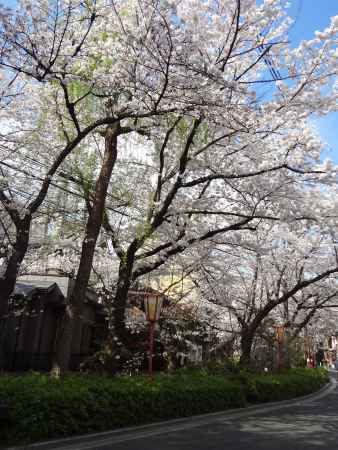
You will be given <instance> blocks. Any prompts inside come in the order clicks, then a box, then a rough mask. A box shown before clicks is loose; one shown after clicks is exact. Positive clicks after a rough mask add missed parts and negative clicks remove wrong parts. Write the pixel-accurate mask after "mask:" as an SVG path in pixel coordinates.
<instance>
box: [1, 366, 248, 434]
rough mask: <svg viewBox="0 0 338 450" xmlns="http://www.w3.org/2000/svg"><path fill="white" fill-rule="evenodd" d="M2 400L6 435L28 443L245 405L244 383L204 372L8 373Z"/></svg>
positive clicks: (3, 382)
mask: <svg viewBox="0 0 338 450" xmlns="http://www.w3.org/2000/svg"><path fill="white" fill-rule="evenodd" d="M0 398H1V399H3V400H4V401H5V402H7V403H8V404H9V405H10V422H9V423H8V424H3V427H2V428H3V429H2V430H1V432H0V436H1V438H2V439H4V436H7V439H9V437H10V436H15V438H16V440H18V441H27V442H28V441H36V440H43V439H48V438H51V437H56V436H67V435H71V434H76V433H87V432H93V431H101V430H107V429H109V428H116V427H122V426H127V425H136V424H142V423H146V422H152V421H156V420H164V419H168V418H174V417H184V416H190V415H194V414H203V413H207V412H210V411H217V410H223V409H227V408H232V407H239V406H244V405H245V396H244V392H243V389H242V387H241V386H240V385H239V384H236V383H234V382H231V381H229V380H227V379H226V378H224V377H223V378H222V377H213V376H209V375H205V374H204V375H203V374H202V373H195V374H194V375H192V374H179V375H177V376H164V375H162V376H161V375H159V376H156V377H155V378H154V380H153V381H152V382H151V381H150V380H149V379H148V378H145V377H121V378H113V379H111V378H104V377H93V376H83V375H82V376H80V375H79V376H74V375H72V376H68V377H65V378H64V379H62V380H54V379H50V378H49V377H48V376H46V375H38V374H31V375H26V376H19V377H12V376H5V377H1V378H0ZM0 427H1V425H0Z"/></svg>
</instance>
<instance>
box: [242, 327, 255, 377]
mask: <svg viewBox="0 0 338 450" xmlns="http://www.w3.org/2000/svg"><path fill="white" fill-rule="evenodd" d="M253 341H254V332H253V331H252V330H250V329H247V330H243V331H242V334H241V342H240V345H241V357H240V360H239V363H240V365H241V366H242V367H245V368H250V367H251V366H252V361H251V351H252V345H253Z"/></svg>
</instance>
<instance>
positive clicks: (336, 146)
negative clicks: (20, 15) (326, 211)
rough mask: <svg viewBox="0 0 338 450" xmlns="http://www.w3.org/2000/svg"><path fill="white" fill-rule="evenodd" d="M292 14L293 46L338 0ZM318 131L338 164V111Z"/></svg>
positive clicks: (304, 5)
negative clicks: (293, 21)
mask: <svg viewBox="0 0 338 450" xmlns="http://www.w3.org/2000/svg"><path fill="white" fill-rule="evenodd" d="M2 3H3V4H5V5H8V6H13V5H15V3H16V1H15V0H3V1H2ZM289 11H290V15H291V16H292V17H293V18H294V19H295V23H294V25H293V27H292V28H291V30H290V35H289V36H290V41H291V43H292V45H293V46H296V45H298V44H299V42H300V41H301V40H303V39H311V38H312V37H313V35H314V32H315V31H316V30H322V29H324V28H326V27H327V26H328V25H329V23H330V17H332V16H335V15H338V0H290V10H289ZM313 124H314V125H315V127H316V129H317V131H318V132H319V134H320V135H321V137H322V139H323V140H324V141H325V142H326V143H327V152H326V155H328V156H329V157H330V158H332V159H333V160H334V161H335V163H337V164H338V113H331V114H330V115H329V116H326V117H321V118H315V119H314V120H313Z"/></svg>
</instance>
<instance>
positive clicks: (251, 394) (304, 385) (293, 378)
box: [237, 368, 329, 403]
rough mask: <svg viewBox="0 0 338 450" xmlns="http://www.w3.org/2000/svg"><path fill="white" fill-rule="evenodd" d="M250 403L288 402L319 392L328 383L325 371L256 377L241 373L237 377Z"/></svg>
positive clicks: (294, 372) (298, 370) (302, 370)
mask: <svg viewBox="0 0 338 450" xmlns="http://www.w3.org/2000/svg"><path fill="white" fill-rule="evenodd" d="M237 379H238V380H240V382H241V383H242V384H243V386H244V388H245V397H246V399H247V400H248V402H250V403H263V402H271V401H278V400H287V399H291V398H294V397H299V396H302V395H307V394H311V393H312V392H315V391H317V390H319V389H320V388H321V387H322V386H323V385H324V384H325V383H327V382H328V380H329V376H328V373H327V371H326V370H325V369H305V368H302V369H300V368H299V369H292V370H289V371H285V372H284V373H279V374H278V375H274V374H266V375H264V376H262V375H255V374H249V373H246V372H241V373H240V374H239V376H238V377H237Z"/></svg>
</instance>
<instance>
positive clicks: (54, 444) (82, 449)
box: [7, 377, 337, 450]
mask: <svg viewBox="0 0 338 450" xmlns="http://www.w3.org/2000/svg"><path fill="white" fill-rule="evenodd" d="M336 387H337V381H336V380H335V379H334V378H332V377H331V378H330V381H329V382H328V383H327V384H326V385H325V386H323V387H322V388H321V389H320V390H319V391H317V392H314V393H312V394H308V395H305V396H302V397H296V398H294V399H292V400H283V401H279V402H268V403H263V404H259V405H250V406H247V407H244V408H235V409H228V410H225V411H217V412H213V413H208V414H202V415H198V416H190V417H182V418H177V419H171V420H166V421H161V422H153V423H150V424H145V425H138V426H133V427H124V428H119V429H115V430H111V431H104V432H100V433H91V434H85V435H81V436H74V437H69V438H64V439H57V440H56V439H55V440H51V441H44V442H38V443H35V444H31V445H26V446H21V447H10V448H7V450H24V449H26V450H89V449H93V450H95V448H97V446H102V445H109V444H114V443H119V442H126V441H131V440H135V439H140V438H144V437H150V436H156V435H160V434H165V433H170V432H174V431H179V430H182V429H189V428H195V427H198V426H201V425H207V424H208V423H211V422H214V421H215V420H216V421H219V420H223V419H225V420H226V419H229V417H231V419H232V420H235V419H239V418H242V417H245V416H250V415H252V414H255V413H258V414H259V413H265V412H269V411H273V410H275V409H284V408H287V407H290V406H300V405H302V404H303V403H307V402H309V401H316V400H319V399H321V398H323V397H326V396H327V395H329V394H330V393H331V392H332V391H333V390H334V389H335V388H336Z"/></svg>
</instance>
